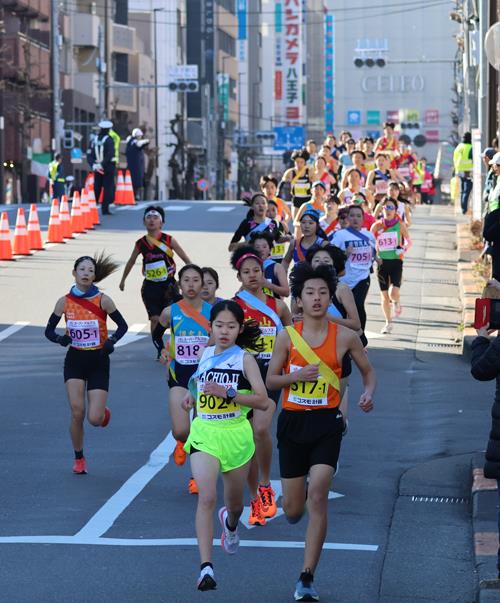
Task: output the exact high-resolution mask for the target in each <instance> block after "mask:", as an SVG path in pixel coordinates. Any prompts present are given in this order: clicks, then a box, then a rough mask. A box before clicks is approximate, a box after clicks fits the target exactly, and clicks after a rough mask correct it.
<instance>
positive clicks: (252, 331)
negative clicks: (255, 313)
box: [210, 300, 265, 352]
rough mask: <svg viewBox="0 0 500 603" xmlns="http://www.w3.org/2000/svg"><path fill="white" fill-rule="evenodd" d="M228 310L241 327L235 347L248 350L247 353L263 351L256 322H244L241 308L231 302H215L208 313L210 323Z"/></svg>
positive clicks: (251, 320) (260, 335)
mask: <svg viewBox="0 0 500 603" xmlns="http://www.w3.org/2000/svg"><path fill="white" fill-rule="evenodd" d="M224 310H228V311H229V312H231V314H232V315H233V316H234V317H235V319H236V322H237V323H238V324H239V325H240V327H243V328H242V330H241V333H239V335H238V337H237V338H236V341H235V343H236V345H238V346H240V347H241V348H244V349H245V350H248V351H249V352H262V351H263V350H264V347H265V345H264V342H262V341H260V340H261V338H262V333H261V331H260V327H259V325H258V323H257V321H256V320H253V319H250V320H245V313H244V312H243V308H242V307H241V306H240V305H239V304H237V303H236V302H235V301H233V300H224V301H220V302H217V303H216V304H214V305H213V306H212V309H211V311H210V322H211V323H213V322H214V320H216V318H217V316H218V315H219V314H220V313H221V312H223V311H224Z"/></svg>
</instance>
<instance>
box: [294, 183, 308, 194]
mask: <svg viewBox="0 0 500 603" xmlns="http://www.w3.org/2000/svg"><path fill="white" fill-rule="evenodd" d="M310 189H311V185H310V184H296V185H295V186H294V188H293V193H294V195H295V196H296V197H308V196H309V194H310Z"/></svg>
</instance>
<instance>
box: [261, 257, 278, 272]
mask: <svg viewBox="0 0 500 603" xmlns="http://www.w3.org/2000/svg"><path fill="white" fill-rule="evenodd" d="M273 264H276V262H275V261H274V260H272V259H271V258H267V260H264V262H263V264H262V267H263V268H264V270H267V268H269V266H272V265H273Z"/></svg>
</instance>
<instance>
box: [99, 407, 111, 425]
mask: <svg viewBox="0 0 500 603" xmlns="http://www.w3.org/2000/svg"><path fill="white" fill-rule="evenodd" d="M110 419H111V411H110V410H109V408H108V407H107V406H106V408H105V409H104V419H103V420H102V423H101V427H106V426H107V424H108V423H109V421H110Z"/></svg>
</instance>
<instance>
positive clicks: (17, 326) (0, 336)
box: [0, 320, 30, 341]
mask: <svg viewBox="0 0 500 603" xmlns="http://www.w3.org/2000/svg"><path fill="white" fill-rule="evenodd" d="M29 324H30V323H29V322H25V321H24V320H18V321H17V322H15V323H14V324H13V325H10V327H7V328H6V329H4V330H3V331H0V341H3V340H4V339H7V337H10V336H11V335H14V333H17V332H18V331H20V330H21V329H23V328H24V327H26V326H27V325H29Z"/></svg>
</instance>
